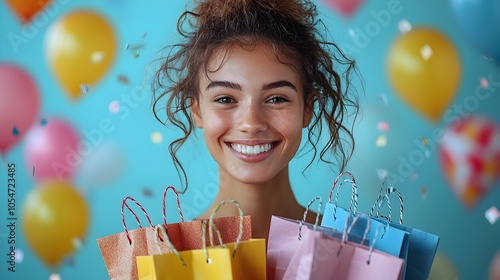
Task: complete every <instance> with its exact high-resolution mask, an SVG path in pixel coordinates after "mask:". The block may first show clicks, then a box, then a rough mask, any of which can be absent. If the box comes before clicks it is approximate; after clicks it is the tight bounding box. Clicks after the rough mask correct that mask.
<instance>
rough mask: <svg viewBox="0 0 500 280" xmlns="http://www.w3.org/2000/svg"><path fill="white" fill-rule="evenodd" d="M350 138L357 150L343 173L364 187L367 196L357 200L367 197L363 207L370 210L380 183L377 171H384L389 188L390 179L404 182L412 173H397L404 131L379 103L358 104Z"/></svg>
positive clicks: (397, 121) (388, 111)
mask: <svg viewBox="0 0 500 280" xmlns="http://www.w3.org/2000/svg"><path fill="white" fill-rule="evenodd" d="M353 134H354V139H356V146H355V150H354V154H353V156H352V157H351V159H350V160H349V163H348V165H347V168H346V170H349V171H350V172H352V173H353V174H355V176H356V181H357V182H358V185H359V186H363V188H362V189H363V191H364V190H367V191H369V192H370V193H369V194H363V195H360V198H361V197H368V195H370V197H369V198H368V199H367V200H368V201H367V204H366V205H370V206H371V204H372V202H373V201H374V199H376V197H377V195H378V192H379V189H380V187H381V182H382V180H383V177H382V178H381V177H380V176H379V174H378V172H377V171H385V172H386V173H387V175H389V176H388V181H387V183H389V184H394V182H393V181H392V180H393V177H394V176H393V175H398V176H401V177H405V178H407V177H410V175H412V173H413V172H414V171H415V170H407V169H405V170H400V169H401V167H399V165H400V164H401V158H400V156H401V155H402V154H404V151H405V150H406V149H407V142H408V141H407V140H406V139H405V137H404V135H407V131H406V127H405V125H404V124H403V122H401V120H400V118H399V117H398V114H397V113H396V112H394V111H393V110H391V107H388V106H387V105H385V104H383V103H381V102H379V103H366V104H361V111H360V115H359V119H358V120H357V121H356V125H355V126H354V130H353ZM405 160H406V159H405ZM404 172H407V173H404ZM360 191H362V190H361V189H360ZM359 204H360V205H361V204H362V203H361V202H360V203H359Z"/></svg>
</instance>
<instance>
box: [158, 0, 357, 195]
mask: <svg viewBox="0 0 500 280" xmlns="http://www.w3.org/2000/svg"><path fill="white" fill-rule="evenodd" d="M195 4H196V5H195V8H194V9H192V10H189V9H187V10H186V11H185V12H184V13H182V15H181V16H180V18H179V20H178V22H177V30H178V32H179V34H180V35H181V37H182V39H183V40H182V41H181V42H180V43H177V44H174V45H170V46H168V47H167V52H168V53H167V55H166V58H162V59H161V61H162V62H161V63H162V65H161V67H160V69H159V70H158V71H157V72H156V74H155V77H154V82H153V98H154V100H153V111H154V114H155V117H156V118H157V119H158V120H159V121H160V122H162V123H163V124H165V125H167V123H168V122H170V123H171V124H173V125H174V126H176V127H177V128H179V129H180V130H181V131H182V133H183V134H184V135H183V136H182V137H180V138H178V139H176V140H174V141H173V142H172V143H170V145H169V153H170V155H171V156H172V159H173V161H174V165H175V167H176V169H177V172H178V174H179V176H181V173H182V177H181V180H184V184H185V187H186V188H187V175H186V172H185V170H184V167H183V166H182V164H181V162H180V160H179V158H178V157H177V151H178V150H179V149H180V148H181V146H182V145H183V144H184V143H185V142H186V141H187V139H188V137H189V136H190V135H191V134H192V132H193V128H194V124H193V121H192V119H191V117H190V113H189V108H190V105H191V100H192V99H196V100H197V99H198V97H199V94H200V91H199V88H198V82H199V73H200V71H205V73H207V71H208V69H207V65H206V63H207V62H208V61H209V59H210V58H211V56H212V55H213V54H214V53H215V52H216V51H219V50H221V49H223V50H226V51H227V50H228V49H229V48H230V47H231V46H232V45H234V44H239V45H242V46H255V45H256V44H258V43H266V44H269V45H270V46H271V47H272V49H273V51H274V53H275V54H276V57H278V54H281V55H285V56H286V57H288V58H291V59H292V61H293V62H294V65H292V66H293V67H294V69H295V70H296V71H297V72H298V73H299V75H300V76H301V78H302V81H303V84H304V89H303V92H304V100H305V101H307V100H312V101H313V102H304V103H305V104H306V106H311V107H312V108H309V109H311V110H312V111H313V112H314V115H313V119H312V121H311V122H310V124H309V126H308V135H307V140H308V142H309V143H311V145H312V148H311V149H312V151H313V158H312V159H311V161H310V162H309V164H308V165H307V166H306V167H305V169H307V168H308V167H309V166H310V165H311V164H312V163H313V161H314V159H315V158H316V156H317V154H318V147H317V145H318V143H319V141H320V137H321V134H322V131H323V126H324V125H326V127H327V128H328V131H329V138H328V141H327V142H326V143H325V144H324V146H323V147H322V148H321V150H320V151H319V158H320V160H321V161H324V162H328V163H333V162H331V161H330V160H328V159H327V155H330V154H328V152H329V151H331V152H332V154H331V155H333V156H334V157H335V159H336V160H337V161H338V165H339V169H340V170H343V169H344V167H345V165H346V164H347V161H348V160H349V158H350V157H351V155H352V153H353V150H354V138H353V134H352V131H351V130H352V126H349V125H346V124H345V122H347V120H346V119H347V117H348V116H349V115H351V114H352V115H353V116H354V117H355V116H356V115H357V112H358V99H357V96H356V90H355V89H354V90H352V89H351V88H353V87H351V86H350V85H351V82H352V81H351V78H352V75H351V73H357V71H356V67H355V62H354V61H353V60H352V59H349V58H348V57H347V56H346V55H345V54H344V53H343V52H342V50H341V49H339V47H338V46H337V45H336V44H335V43H334V42H332V41H329V40H327V37H329V34H328V32H327V28H326V27H325V24H324V23H323V22H322V21H321V20H320V19H317V17H318V13H317V10H316V6H315V5H314V3H312V2H311V1H308V0H201V1H197V2H196V3H195ZM337 69H340V70H337ZM352 91H354V92H352ZM164 99H166V106H163V105H164V104H165V103H163V102H164V101H162V100H164ZM350 108H352V109H350ZM165 111H166V119H165V120H163V119H162V118H161V117H160V114H159V112H161V113H162V115H163V112H165ZM163 116H164V115H163ZM342 132H344V133H345V137H343V133H342ZM305 169H304V170H305ZM186 188H184V191H185V189H186Z"/></svg>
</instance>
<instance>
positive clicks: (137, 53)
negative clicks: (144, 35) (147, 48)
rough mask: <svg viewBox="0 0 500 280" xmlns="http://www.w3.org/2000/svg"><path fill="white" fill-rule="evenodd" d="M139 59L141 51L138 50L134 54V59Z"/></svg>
mask: <svg viewBox="0 0 500 280" xmlns="http://www.w3.org/2000/svg"><path fill="white" fill-rule="evenodd" d="M138 57H139V50H136V51H135V52H134V58H138Z"/></svg>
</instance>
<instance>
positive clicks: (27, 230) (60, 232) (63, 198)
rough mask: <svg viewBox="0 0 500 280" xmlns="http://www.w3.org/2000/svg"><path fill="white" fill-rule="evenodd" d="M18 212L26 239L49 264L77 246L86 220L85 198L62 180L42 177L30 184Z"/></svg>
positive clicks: (86, 225)
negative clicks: (31, 187) (44, 179)
mask: <svg viewBox="0 0 500 280" xmlns="http://www.w3.org/2000/svg"><path fill="white" fill-rule="evenodd" d="M21 216H22V219H21V223H22V228H23V233H24V236H25V238H26V240H27V243H28V244H29V246H30V247H31V249H33V250H34V251H35V252H36V254H37V255H38V256H39V257H40V258H41V259H42V260H43V261H44V262H45V263H46V264H47V265H49V266H50V267H52V268H54V267H56V266H57V265H58V264H59V263H60V262H61V260H62V259H63V258H64V257H66V256H67V255H69V254H72V253H73V252H74V251H75V249H77V247H78V245H79V243H80V242H81V241H82V240H83V238H84V236H85V234H86V232H87V227H88V224H89V213H88V209H87V204H86V202H85V200H84V198H83V197H82V195H81V194H80V193H78V191H77V189H76V188H74V187H73V186H72V185H71V184H70V183H68V182H64V181H50V180H49V181H44V182H43V183H41V184H40V185H39V186H38V187H36V188H33V189H32V190H31V192H30V193H29V194H28V196H27V197H26V200H25V201H24V203H23V208H22V212H21Z"/></svg>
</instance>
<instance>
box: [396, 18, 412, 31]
mask: <svg viewBox="0 0 500 280" xmlns="http://www.w3.org/2000/svg"><path fill="white" fill-rule="evenodd" d="M398 28H399V33H401V34H406V33H408V32H409V31H410V30H411V29H412V26H411V23H410V22H409V21H408V20H406V19H402V20H400V21H399V23H398Z"/></svg>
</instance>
